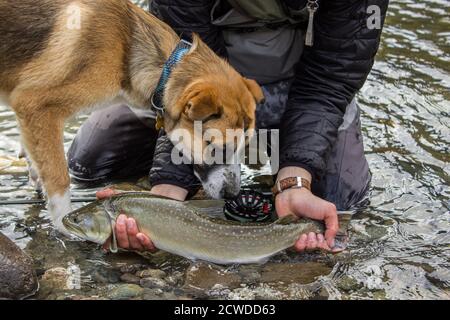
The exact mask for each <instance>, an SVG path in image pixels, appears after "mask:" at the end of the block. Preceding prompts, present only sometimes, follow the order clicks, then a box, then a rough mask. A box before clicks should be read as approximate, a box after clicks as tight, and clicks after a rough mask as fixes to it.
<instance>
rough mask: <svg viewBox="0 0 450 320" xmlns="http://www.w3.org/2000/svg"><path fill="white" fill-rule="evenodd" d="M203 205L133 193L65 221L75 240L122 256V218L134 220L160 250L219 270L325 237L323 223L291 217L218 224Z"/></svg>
mask: <svg viewBox="0 0 450 320" xmlns="http://www.w3.org/2000/svg"><path fill="white" fill-rule="evenodd" d="M202 202H203V200H197V201H195V200H193V201H187V202H180V201H176V200H171V199H167V198H162V197H156V196H152V195H150V194H149V193H141V192H133V193H124V194H119V195H115V196H113V197H111V198H108V199H104V200H98V201H95V202H93V203H91V204H89V205H87V206H85V207H83V208H80V209H78V210H75V211H73V212H71V213H69V214H68V215H67V216H65V217H64V219H63V224H64V226H65V228H66V229H67V230H68V231H69V232H70V233H71V234H73V235H75V236H77V237H79V238H81V239H84V240H88V241H91V242H95V243H98V244H103V243H105V242H106V241H107V240H108V239H109V238H110V237H111V239H112V241H111V243H112V244H111V251H113V252H116V251H117V242H116V239H115V234H114V229H115V228H114V227H115V220H116V219H117V217H118V216H119V215H120V214H121V213H125V214H126V215H127V216H128V217H130V218H134V219H135V220H136V222H137V224H138V227H139V230H140V231H141V232H143V233H145V234H147V235H148V236H149V237H150V239H151V240H152V242H153V244H154V245H155V247H157V248H158V249H161V250H164V251H167V252H170V253H172V254H176V255H179V256H183V257H185V258H187V259H191V260H205V261H209V262H212V263H217V264H235V263H239V264H245V263H264V262H265V261H267V260H268V258H270V257H271V256H273V255H274V254H276V253H278V252H280V251H282V250H285V249H287V248H289V247H292V246H293V245H294V244H295V242H296V240H297V239H298V238H299V236H300V235H301V234H303V233H309V232H316V233H323V232H324V225H323V223H321V222H318V221H314V220H309V219H298V218H297V217H294V216H287V217H284V218H282V219H279V220H278V221H276V222H273V223H238V222H232V221H225V220H222V219H219V218H212V217H209V216H208V215H206V214H204V213H202V212H201V210H200V207H201V205H200V203H202Z"/></svg>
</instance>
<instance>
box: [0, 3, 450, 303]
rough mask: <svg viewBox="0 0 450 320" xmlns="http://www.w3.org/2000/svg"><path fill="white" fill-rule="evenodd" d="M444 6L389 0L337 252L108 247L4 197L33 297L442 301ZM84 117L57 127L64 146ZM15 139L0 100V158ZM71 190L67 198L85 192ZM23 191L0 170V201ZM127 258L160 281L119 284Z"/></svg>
mask: <svg viewBox="0 0 450 320" xmlns="http://www.w3.org/2000/svg"><path fill="white" fill-rule="evenodd" d="M449 12H450V3H449V2H448V1H446V0H423V1H420V2H418V1H411V0H392V1H391V4H390V8H389V14H388V18H387V22H386V26H385V29H384V36H383V41H382V44H381V48H380V51H379V53H378V56H377V61H376V63H375V66H374V68H373V71H372V72H371V74H370V76H369V78H368V81H367V83H366V84H365V86H364V88H363V89H362V90H361V92H360V94H359V95H358V99H359V103H360V106H361V109H362V127H363V133H364V137H365V147H366V152H367V157H368V159H369V163H370V167H371V170H372V173H373V183H372V184H373V185H372V196H371V203H370V205H369V207H368V208H366V209H364V210H363V211H362V212H358V213H357V214H356V215H354V216H353V219H352V221H351V222H350V245H349V248H348V250H347V252H346V253H344V254H341V255H337V256H329V255H326V254H319V253H308V254H303V255H297V254H295V253H286V254H283V255H280V256H278V257H275V258H274V260H273V261H272V262H271V263H269V264H268V265H265V266H245V267H234V268H228V269H224V268H220V267H217V266H214V267H213V266H208V265H191V263H190V262H189V261H186V260H184V259H181V258H178V257H174V256H171V255H168V254H165V253H160V254H157V255H155V256H151V257H147V258H142V257H141V256H138V255H135V254H126V253H124V254H118V255H111V254H109V255H108V254H105V253H103V252H102V251H101V250H99V249H98V248H97V247H96V246H94V245H91V244H86V243H79V242H76V241H69V240H67V239H66V238H64V237H63V236H62V235H60V234H58V233H57V232H56V231H55V230H53V228H52V227H51V225H50V224H49V220H48V218H47V211H46V210H45V208H44V207H43V206H39V205H16V206H2V207H0V231H2V232H3V233H5V234H6V235H7V236H9V237H10V238H12V239H14V240H15V242H16V243H17V244H18V245H19V246H20V247H22V248H24V249H25V250H26V251H27V252H28V253H29V254H30V255H31V256H32V257H33V258H34V259H35V262H36V268H37V270H38V275H39V276H40V277H41V276H42V275H43V274H44V273H45V272H47V274H46V275H45V276H44V278H45V279H44V280H42V282H41V291H40V292H39V293H38V295H37V297H38V298H41V299H76V298H103V297H106V298H135V299H142V298H177V297H178V298H192V297H193V298H195V297H209V298H217V297H220V298H232V299H253V298H282V299H289V298H291V299H299V298H328V299H352V298H360V299H372V298H375V299H423V298H425V299H449V298H450V215H449V209H450V204H449V199H450V187H449V185H450V177H449V173H450V148H449V144H450V102H449V101H450V74H449V73H450V15H449ZM84 119H85V117H80V118H78V119H76V120H75V121H72V122H71V123H70V124H69V125H68V126H67V129H66V134H65V138H66V147H67V146H68V145H69V144H70V141H71V139H72V138H73V137H74V134H75V133H76V130H77V128H78V126H79V124H80V123H81V122H82V121H83V120H84ZM19 148H20V144H19V131H18V129H17V125H16V122H15V119H14V114H13V113H12V112H11V111H10V110H9V109H8V108H7V107H6V106H2V105H0V156H6V155H9V156H15V155H16V154H17V151H18V150H19ZM245 181H246V182H247V183H254V182H255V181H256V182H257V180H256V171H254V170H250V169H247V170H245ZM73 188H74V194H75V196H92V195H93V194H94V190H92V189H83V187H81V186H76V185H74V186H73ZM33 197H36V195H35V194H34V192H33V189H32V188H31V187H29V186H28V183H27V176H26V174H21V173H17V174H3V175H0V201H1V200H7V199H18V198H33ZM131 264H139V265H140V266H136V268H138V269H139V268H140V269H142V268H153V269H160V270H164V272H165V273H166V276H165V278H164V279H165V280H164V281H165V283H166V285H167V286H165V285H164V283H163V284H159V285H151V286H149V285H145V284H144V285H143V287H145V289H137V288H136V287H129V286H128V287H127V286H125V285H124V282H136V279H134V278H133V279H131V280H130V279H128V280H126V278H125V277H124V276H123V274H124V273H130V272H131V271H135V270H131V271H130V270H124V267H123V266H125V265H131ZM74 265H75V266H77V268H79V270H80V273H81V287H80V288H75V289H74V290H69V289H68V288H62V287H61V285H60V284H59V285H58V283H57V281H53V282H52V281H49V279H51V278H52V272H51V271H50V272H49V271H48V270H49V269H52V268H56V267H63V268H68V266H74ZM120 268H122V270H120ZM120 277H122V279H120ZM205 279H206V280H205ZM202 280H204V281H202ZM141 284H142V283H141ZM71 289H73V288H71ZM127 290H128V291H127ZM133 290H134V291H133ZM111 292H114V294H113V295H111Z"/></svg>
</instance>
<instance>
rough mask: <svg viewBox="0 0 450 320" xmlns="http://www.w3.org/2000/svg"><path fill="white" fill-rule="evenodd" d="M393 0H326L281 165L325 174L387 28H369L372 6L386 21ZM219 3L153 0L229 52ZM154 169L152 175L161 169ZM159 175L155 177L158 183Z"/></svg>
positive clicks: (174, 20)
mask: <svg viewBox="0 0 450 320" xmlns="http://www.w3.org/2000/svg"><path fill="white" fill-rule="evenodd" d="M306 2H307V1H306V0H285V3H286V4H287V5H288V6H291V7H293V8H295V9H298V8H302V7H304V6H305V5H306ZM388 2H389V0H321V1H320V9H319V11H318V13H317V14H316V17H315V20H314V46H313V47H306V49H305V51H304V52H303V54H302V56H301V58H300V62H299V65H298V69H297V72H296V77H295V81H294V83H293V86H292V89H291V92H290V96H289V101H288V106H287V109H286V111H285V114H284V116H283V120H282V123H283V127H282V128H280V130H281V136H280V144H281V145H280V167H281V168H283V167H286V166H299V167H303V168H305V169H307V170H308V171H310V172H311V173H312V175H313V177H314V178H315V179H320V177H321V176H322V175H323V173H324V170H325V168H326V163H327V159H328V156H329V153H330V151H331V146H332V145H333V144H334V143H335V142H336V139H337V133H338V128H339V126H340V125H341V124H342V122H343V116H344V113H345V109H346V106H347V105H348V104H349V103H350V102H351V100H352V99H353V98H354V96H355V94H356V93H357V91H358V90H359V89H360V88H361V87H362V86H363V84H364V82H365V80H366V78H367V75H368V74H369V72H370V70H371V68H372V65H373V63H374V57H375V54H376V52H377V50H378V46H379V42H380V35H381V30H379V29H373V30H371V29H369V28H367V20H368V17H369V16H370V14H369V13H367V8H368V7H369V6H370V5H377V6H378V7H380V8H381V15H382V17H381V18H382V21H383V22H384V18H385V14H386V10H387V6H388ZM214 3H215V1H214V0H153V1H152V4H151V10H152V11H153V13H154V14H156V15H157V16H158V17H160V18H161V19H162V20H164V21H165V22H166V23H168V24H169V25H170V26H172V27H173V28H174V29H175V30H176V31H177V32H179V33H183V32H189V31H190V32H196V33H198V34H200V36H201V37H202V38H203V40H204V41H205V42H206V43H207V44H208V45H209V46H210V47H211V48H212V49H213V50H215V52H217V53H218V54H219V55H221V56H226V51H225V47H224V43H223V37H222V36H221V32H220V29H218V28H217V27H216V26H214V25H212V24H211V14H210V13H211V8H212V6H213V4H214ZM156 156H158V154H157V155H156ZM152 172H153V173H152V174H151V178H152V175H155V172H154V170H152ZM160 178H161V177H160ZM166 178H167V177H166ZM157 180H158V179H153V181H152V182H153V183H158V181H157ZM165 180H166V182H167V179H165ZM193 181H194V180H192V181H190V182H193Z"/></svg>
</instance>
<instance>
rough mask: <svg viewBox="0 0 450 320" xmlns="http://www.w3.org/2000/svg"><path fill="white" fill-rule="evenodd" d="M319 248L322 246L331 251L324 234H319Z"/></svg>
mask: <svg viewBox="0 0 450 320" xmlns="http://www.w3.org/2000/svg"><path fill="white" fill-rule="evenodd" d="M317 248H320V249H322V250H326V251H330V247H329V246H328V244H327V242H326V240H325V237H324V236H323V234H318V235H317Z"/></svg>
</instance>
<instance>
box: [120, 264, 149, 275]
mask: <svg viewBox="0 0 450 320" xmlns="http://www.w3.org/2000/svg"><path fill="white" fill-rule="evenodd" d="M146 267H147V266H146V265H144V264H130V265H124V266H122V267H120V272H122V273H136V272H138V271H140V270H143V269H145V268H146Z"/></svg>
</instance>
